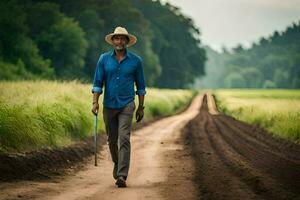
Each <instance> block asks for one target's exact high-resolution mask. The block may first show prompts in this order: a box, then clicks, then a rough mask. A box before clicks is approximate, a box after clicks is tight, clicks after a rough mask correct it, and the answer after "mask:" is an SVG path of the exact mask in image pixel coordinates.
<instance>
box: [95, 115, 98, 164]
mask: <svg viewBox="0 0 300 200" xmlns="http://www.w3.org/2000/svg"><path fill="white" fill-rule="evenodd" d="M97 122H98V113H97V114H96V115H95V116H94V151H95V152H94V154H95V166H97V165H98V163H97Z"/></svg>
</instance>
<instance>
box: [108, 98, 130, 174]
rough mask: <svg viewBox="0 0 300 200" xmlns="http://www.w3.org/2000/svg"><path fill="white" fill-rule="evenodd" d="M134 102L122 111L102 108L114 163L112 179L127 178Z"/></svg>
mask: <svg viewBox="0 0 300 200" xmlns="http://www.w3.org/2000/svg"><path fill="white" fill-rule="evenodd" d="M134 110H135V103H134V101H132V102H130V103H129V104H127V106H126V107H124V108H122V109H110V108H105V107H104V108H103V119H104V123H105V128H106V133H107V136H108V139H107V141H108V145H109V150H110V154H111V158H112V161H113V162H114V163H115V166H114V170H113V177H114V178H115V179H117V177H120V176H123V177H124V178H125V179H126V178H127V176H128V170H129V164H130V131H131V123H132V118H133V113H134Z"/></svg>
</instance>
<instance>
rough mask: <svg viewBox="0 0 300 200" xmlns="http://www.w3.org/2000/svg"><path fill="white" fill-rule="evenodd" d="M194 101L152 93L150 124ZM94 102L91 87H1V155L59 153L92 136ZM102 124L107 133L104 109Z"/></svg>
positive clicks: (185, 94) (182, 93)
mask: <svg viewBox="0 0 300 200" xmlns="http://www.w3.org/2000/svg"><path fill="white" fill-rule="evenodd" d="M194 95H195V93H194V92H192V91H190V90H159V89H151V88H150V89H147V95H146V98H145V104H146V108H145V120H147V119H151V118H152V117H156V116H165V115H170V114H173V113H175V112H177V111H178V110H179V109H180V108H183V107H185V106H186V105H187V104H188V103H189V101H190V100H191V99H192V97H193V96H194ZM136 99H137V98H136ZM91 102H92V94H91V85H90V84H81V83H78V82H76V81H72V82H56V81H21V82H0V152H16V151H17V152H18V151H28V150H34V149H39V148H43V147H52V148H55V147H59V146H65V145H69V144H71V143H73V142H75V141H77V140H80V139H83V138H85V137H87V136H89V135H91V134H92V126H93V114H92V112H91ZM99 102H102V96H101V97H100V100H99ZM99 121H100V123H98V127H99V130H104V124H103V120H102V103H101V104H100V109H99Z"/></svg>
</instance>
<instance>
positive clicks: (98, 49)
mask: <svg viewBox="0 0 300 200" xmlns="http://www.w3.org/2000/svg"><path fill="white" fill-rule="evenodd" d="M119 25H121V26H124V27H126V28H127V29H128V31H129V32H130V33H132V34H135V35H137V37H138V43H137V44H136V45H135V46H133V47H132V48H131V50H133V51H134V52H137V53H138V54H139V55H141V57H142V58H143V60H144V68H145V73H146V81H147V83H148V86H156V87H168V88H184V87H187V86H188V84H189V83H192V82H193V79H194V78H195V77H196V76H199V75H202V74H203V68H204V62H205V52H204V50H203V48H201V45H200V40H199V36H200V31H199V30H198V29H197V28H196V27H195V26H194V24H193V21H192V20H191V19H190V18H187V17H185V16H184V15H182V14H181V12H180V10H179V9H178V8H176V7H174V6H172V5H170V4H162V3H161V2H160V1H151V0H141V1H138V0H76V1H64V0H26V1H23V0H2V1H1V2H0V38H1V41H0V69H1V70H0V80H19V79H80V80H82V81H86V82H90V81H91V80H92V78H93V73H94V70H95V65H96V62H97V60H98V58H99V55H100V54H101V53H103V52H104V51H108V50H110V49H111V47H110V46H109V45H107V44H106V43H105V41H104V36H105V35H106V34H107V33H111V32H112V31H113V29H114V27H116V26H119Z"/></svg>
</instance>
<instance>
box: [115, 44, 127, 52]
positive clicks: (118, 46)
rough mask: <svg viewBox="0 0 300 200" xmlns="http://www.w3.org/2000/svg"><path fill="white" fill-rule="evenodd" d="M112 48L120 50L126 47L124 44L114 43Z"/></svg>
mask: <svg viewBox="0 0 300 200" xmlns="http://www.w3.org/2000/svg"><path fill="white" fill-rule="evenodd" d="M114 48H115V50H117V51H122V50H124V49H125V48H126V45H115V46H114Z"/></svg>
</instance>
